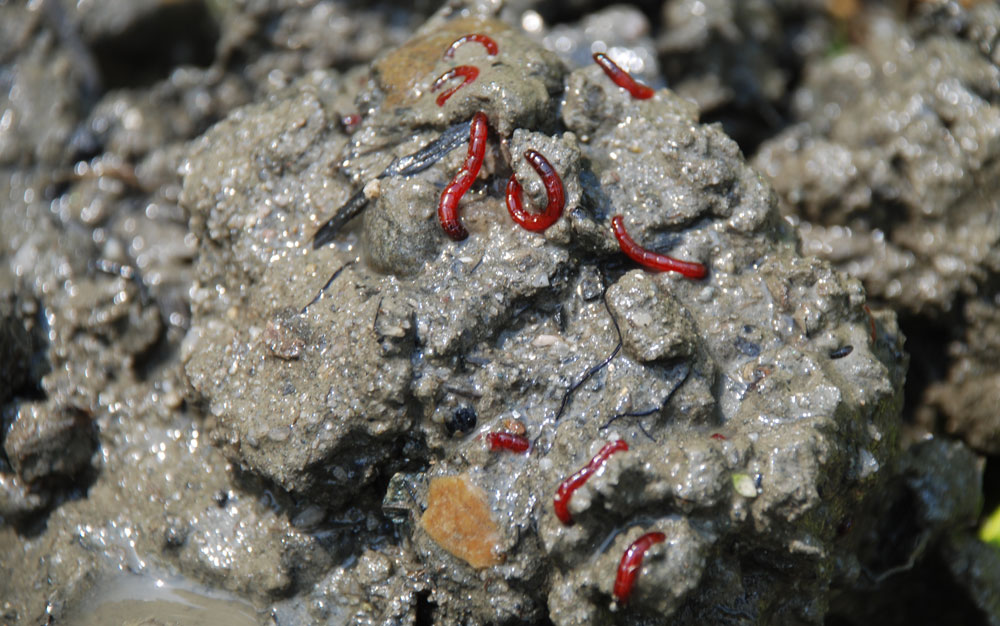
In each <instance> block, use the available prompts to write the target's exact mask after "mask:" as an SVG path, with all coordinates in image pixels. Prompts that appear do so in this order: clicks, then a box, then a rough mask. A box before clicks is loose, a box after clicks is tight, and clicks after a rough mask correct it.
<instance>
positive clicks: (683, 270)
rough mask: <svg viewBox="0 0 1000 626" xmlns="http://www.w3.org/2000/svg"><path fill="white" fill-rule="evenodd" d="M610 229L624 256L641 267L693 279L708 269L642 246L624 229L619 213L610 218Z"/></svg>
mask: <svg viewBox="0 0 1000 626" xmlns="http://www.w3.org/2000/svg"><path fill="white" fill-rule="evenodd" d="M611 229H612V230H613V231H614V233H615V238H617V239H618V246H619V247H620V248H621V249H622V252H624V253H625V256H627V257H628V258H630V259H632V260H633V261H635V262H636V263H638V264H639V265H642V266H643V267H648V268H649V269H651V270H657V271H660V272H677V273H678V274H683V275H684V276H687V277H688V278H693V279H699V278H704V277H705V274H706V272H707V271H708V270H707V268H706V267H705V266H704V265H702V264H701V263H694V262H691V261H681V260H679V259H675V258H674V257H672V256H667V255H665V254H659V253H658V252H653V251H651V250H647V249H645V248H643V247H642V246H640V245H639V244H637V243H636V242H635V240H633V239H632V238H631V237H629V235H628V232H626V231H625V220H624V219H622V216H621V215H616V216H614V217H612V218H611Z"/></svg>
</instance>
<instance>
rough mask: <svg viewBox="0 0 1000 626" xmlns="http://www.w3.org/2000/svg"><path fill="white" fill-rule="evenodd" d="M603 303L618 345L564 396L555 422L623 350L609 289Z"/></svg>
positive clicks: (602, 297) (603, 294)
mask: <svg viewBox="0 0 1000 626" xmlns="http://www.w3.org/2000/svg"><path fill="white" fill-rule="evenodd" d="M601 301H602V302H604V308H605V309H607V311H608V316H609V317H610V318H611V323H612V324H614V327H615V333H616V334H617V335H618V344H617V345H615V349H614V350H612V351H611V354H610V355H608V358H606V359H604V360H603V361H601V362H600V363H598V364H597V365H595V366H594V367H592V368H590V369H589V370H587V373H585V374H584V375H583V377H582V378H581V379H580V380H578V381H577V382H575V383H574V384H573V385H571V386H570V388H569V389H567V390H566V393H565V394H564V395H563V399H562V403H561V404H560V405H559V411H558V412H557V413H556V419H555V421H557V422H558V421H559V418H560V417H562V414H563V413H564V412H565V411H566V406H567V405H568V404H569V400H570V397H572V395H573V393H575V392H576V390H577V389H579V388H580V385H582V384H583V383H585V382H587V381H588V380H590V377H591V376H593V375H594V374H596V373H597V372H599V371H601V370H602V369H604V368H605V367H607V365H608V363H610V362H611V361H612V360H614V358H615V357H616V356H618V352H619V351H620V350H621V349H622V329H621V328H619V327H618V320H617V319H615V315H614V313H612V312H611V307H610V306H609V305H608V289H607V287H605V288H604V291H603V292H601Z"/></svg>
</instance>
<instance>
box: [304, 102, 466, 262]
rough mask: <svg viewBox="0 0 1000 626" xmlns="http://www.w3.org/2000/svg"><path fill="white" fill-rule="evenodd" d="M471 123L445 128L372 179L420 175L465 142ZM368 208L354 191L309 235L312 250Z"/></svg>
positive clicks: (366, 199)
mask: <svg viewBox="0 0 1000 626" xmlns="http://www.w3.org/2000/svg"><path fill="white" fill-rule="evenodd" d="M471 127H472V120H469V121H467V122H462V123H461V124H455V125H454V126H451V127H449V128H448V129H447V130H445V131H444V132H443V133H441V135H440V136H439V137H438V138H437V139H435V140H434V141H432V142H430V143H429V144H427V145H426V146H424V147H423V148H421V149H419V150H417V151H416V152H414V153H412V154H408V155H406V156H402V157H399V158H398V159H394V160H393V162H392V163H390V164H389V166H388V167H386V168H385V169H384V170H382V173H381V174H379V175H378V176H376V178H386V177H389V176H393V177H395V176H412V175H414V174H416V173H418V172H422V171H424V170H425V169H427V168H428V167H430V166H432V165H434V164H435V163H437V162H438V161H440V160H441V159H442V158H444V156H445V155H447V154H448V153H449V152H451V151H452V150H454V149H455V148H457V147H458V146H460V145H462V144H463V143H464V142H466V141H468V138H469V132H470V128H471ZM367 206H368V197H367V196H365V192H364V189H361V190H359V191H357V192H356V193H355V194H354V195H353V196H351V197H350V198H349V199H348V200H347V202H345V203H344V204H343V205H341V207H340V208H339V209H337V212H336V213H334V214H333V217H331V218H330V219H328V220H327V221H326V222H324V223H323V225H322V226H320V227H319V230H317V231H316V234H315V235H313V250H315V249H317V248H322V247H323V246H325V245H326V244H328V243H330V242H331V241H333V239H334V237H336V236H337V233H339V232H340V229H341V228H343V227H344V224H346V223H347V222H349V221H351V220H352V219H354V218H355V217H357V216H358V215H360V214H361V212H362V211H364V210H365V207H367Z"/></svg>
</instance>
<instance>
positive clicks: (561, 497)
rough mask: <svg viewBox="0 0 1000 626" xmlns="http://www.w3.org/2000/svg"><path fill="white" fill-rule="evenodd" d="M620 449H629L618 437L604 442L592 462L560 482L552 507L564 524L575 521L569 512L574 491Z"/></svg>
mask: <svg viewBox="0 0 1000 626" xmlns="http://www.w3.org/2000/svg"><path fill="white" fill-rule="evenodd" d="M619 450H624V451H628V444H627V443H625V442H624V441H622V440H621V439H617V440H615V441H612V442H610V443H606V444H604V447H603V448H601V451H600V452H598V453H597V454H595V455H594V458H592V459H590V462H589V463H587V464H586V465H584V466H583V467H582V468H581V469H580V470H579V471H577V472H576V473H575V474H573V475H572V476H570V477H569V478H567V479H566V480H564V481H562V482H561V483H559V489H558V490H557V491H556V497H555V498H554V499H553V501H552V508H554V509H555V511H556V517H558V518H559V521H560V522H562V523H563V524H565V525H567V526H569V525H571V524H572V523H573V516H572V515H570V514H569V500H570V498H572V497H573V492H574V491H576V490H577V489H579V488H580V487H582V486H583V483H585V482H587V479H588V478H590V477H591V475H593V473H594V472H596V471H597V470H598V469H600V468H601V466H602V465H604V462H605V461H607V460H608V457H610V456H611V455H612V454H614V453H615V452H618V451H619Z"/></svg>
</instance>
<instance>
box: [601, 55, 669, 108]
mask: <svg viewBox="0 0 1000 626" xmlns="http://www.w3.org/2000/svg"><path fill="white" fill-rule="evenodd" d="M594 62H595V63H597V64H598V65H600V66H601V69H602V70H604V73H605V74H607V75H608V78H610V79H611V82H613V83H614V84H616V85H618V86H619V87H621V88H622V89H625V90H627V91H628V92H629V93H630V94H632V97H633V98H635V99H636V100H647V99H649V98H652V97H653V94H654V93H655V92H654V91H653V88H652V87H648V86H646V85H643V84H642V83H638V82H636V80H635V79H634V78H632V76H631V75H630V74H629V73H628V72H626V71H625V70H623V69H622V68H620V67H618V64H616V63H615V62H614V61H612V60H611V59H610V58H609V57H608V55H606V54H604V53H603V52H595V53H594Z"/></svg>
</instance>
